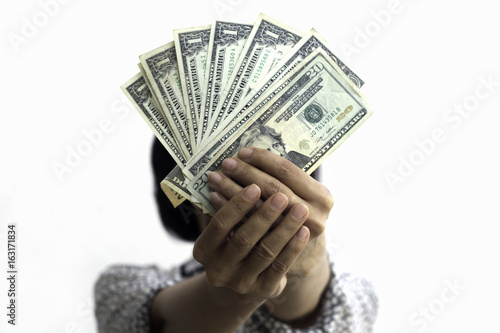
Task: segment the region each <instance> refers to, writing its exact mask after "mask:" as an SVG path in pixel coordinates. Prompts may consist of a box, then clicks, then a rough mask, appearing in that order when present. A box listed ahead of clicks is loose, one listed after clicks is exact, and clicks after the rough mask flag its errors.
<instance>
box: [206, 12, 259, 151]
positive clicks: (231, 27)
mask: <svg viewBox="0 0 500 333" xmlns="http://www.w3.org/2000/svg"><path fill="white" fill-rule="evenodd" d="M252 27H253V25H251V24H241V23H233V22H222V21H215V23H214V24H212V30H211V32H210V45H209V47H208V62H207V69H206V73H205V82H204V87H205V88H204V94H203V98H202V103H201V112H200V117H201V119H200V124H199V125H200V127H201V130H200V132H201V135H199V138H198V145H199V144H200V143H201V141H202V139H203V138H204V137H205V133H206V131H207V126H208V123H209V120H210V116H211V114H213V113H214V112H215V110H216V108H217V105H218V103H219V100H220V97H221V95H222V93H223V91H224V87H225V85H226V83H227V81H228V80H229V78H230V77H231V74H232V73H233V70H234V66H235V64H236V61H237V60H238V57H239V55H240V53H241V51H242V50H243V47H244V46H245V42H246V41H247V38H248V36H249V35H250V32H251V30H252Z"/></svg>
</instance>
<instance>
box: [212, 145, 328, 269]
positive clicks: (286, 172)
mask: <svg viewBox="0 0 500 333" xmlns="http://www.w3.org/2000/svg"><path fill="white" fill-rule="evenodd" d="M238 157H239V159H238V158H229V159H227V160H225V161H224V162H223V164H222V167H223V169H222V170H223V173H218V172H214V173H212V174H211V175H210V176H209V178H208V180H209V184H210V186H211V187H212V188H213V189H214V190H215V191H217V192H218V193H220V194H221V195H222V196H223V198H225V199H230V198H232V197H233V196H234V195H236V193H238V192H239V191H241V186H240V185H239V184H241V185H243V186H247V185H249V184H252V183H255V184H257V185H258V186H259V187H260V188H261V189H262V198H263V199H264V200H265V199H267V198H269V197H270V196H272V195H274V194H276V193H279V192H281V193H284V194H285V195H286V196H287V198H288V207H287V209H285V212H287V211H288V210H289V209H292V208H293V207H294V206H295V205H298V204H300V205H305V206H306V207H307V208H308V210H309V216H308V218H307V220H306V222H305V224H304V225H305V226H307V227H308V228H309V229H310V231H311V240H310V241H309V243H308V245H307V247H306V249H305V250H304V251H302V253H301V255H300V257H299V259H298V260H297V261H296V263H295V264H294V267H293V268H292V269H291V270H290V274H297V275H301V276H308V275H310V274H312V273H314V267H315V266H316V264H317V263H319V262H321V261H325V259H326V250H325V237H324V233H323V231H324V230H325V226H326V220H327V218H328V216H329V213H330V211H331V209H332V207H333V197H332V195H331V194H330V192H329V191H328V189H327V188H326V187H325V186H324V185H322V184H321V183H319V182H318V181H316V180H315V179H314V178H312V177H311V176H309V175H308V174H307V173H305V172H304V171H303V170H301V169H300V168H298V167H297V166H295V165H294V164H293V163H291V162H290V161H288V160H286V159H284V158H282V157H280V156H278V155H275V154H273V153H271V152H269V151H267V150H265V149H259V148H243V149H242V150H241V151H240V153H239V156H238Z"/></svg>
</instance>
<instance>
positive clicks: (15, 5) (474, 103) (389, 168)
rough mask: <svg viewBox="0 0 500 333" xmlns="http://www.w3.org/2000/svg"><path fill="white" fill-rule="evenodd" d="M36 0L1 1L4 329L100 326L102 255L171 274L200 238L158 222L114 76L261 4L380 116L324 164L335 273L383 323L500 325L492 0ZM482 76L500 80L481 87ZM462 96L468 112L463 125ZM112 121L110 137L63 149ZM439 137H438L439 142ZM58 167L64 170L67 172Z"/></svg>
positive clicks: (243, 18)
mask: <svg viewBox="0 0 500 333" xmlns="http://www.w3.org/2000/svg"><path fill="white" fill-rule="evenodd" d="M46 2H49V1H48V0H45V1H43V0H42V2H41V3H46ZM41 3H40V2H38V1H35V0H29V1H16V2H13V1H11V2H5V1H4V2H2V5H1V8H0V22H1V31H0V37H1V39H0V44H1V50H2V51H1V64H2V76H1V77H2V79H1V83H0V84H1V89H0V91H1V97H2V98H1V101H2V109H1V120H0V145H1V162H0V221H1V226H0V227H1V229H0V235H1V237H2V238H1V242H2V243H1V246H0V262H1V264H0V266H1V267H2V271H3V272H4V273H2V274H1V276H0V281H1V282H0V308H1V309H3V310H0V318H1V319H0V322H1V327H2V329H1V331H2V332H51V333H52V332H54V333H60V332H95V331H96V328H95V327H96V326H95V321H94V317H93V313H92V307H93V304H92V297H93V296H92V292H93V291H92V290H93V284H94V282H95V280H96V278H97V277H98V275H99V273H100V272H102V271H103V270H104V269H105V268H106V267H107V266H108V265H110V264H113V263H131V264H140V265H143V264H151V263H155V264H158V265H160V266H163V267H169V266H171V265H174V264H176V263H180V262H181V261H183V260H184V259H186V258H188V257H189V256H190V255H191V245H190V244H186V243H181V242H179V241H175V240H174V239H172V238H170V237H169V236H168V235H167V234H166V233H165V232H164V230H163V229H162V227H161V225H160V222H159V218H158V215H157V212H156V207H155V203H154V200H153V196H152V193H153V188H154V186H157V184H154V183H153V180H152V177H151V168H150V150H151V143H152V138H153V136H152V133H151V132H150V130H149V128H148V127H147V125H146V124H145V123H144V122H143V120H142V119H141V118H140V117H139V115H138V114H137V113H136V111H135V110H134V109H132V108H131V107H130V105H129V104H128V103H127V102H125V101H124V99H123V97H122V93H121V91H120V90H119V86H120V85H121V84H122V83H124V82H126V81H127V80H128V79H129V78H130V77H132V76H133V75H135V74H136V72H137V67H136V64H137V62H138V56H139V55H140V54H142V53H145V52H147V51H150V50H152V49H154V48H156V47H158V46H160V45H163V44H165V43H167V42H169V41H171V40H172V39H173V37H172V30H173V29H176V28H186V27H190V26H197V25H205V24H210V23H211V22H212V21H213V20H214V19H225V20H229V21H237V22H252V21H254V20H255V19H256V17H257V16H258V13H259V12H263V13H266V14H267V15H270V16H272V17H274V18H276V19H278V20H280V21H282V22H284V23H286V24H288V25H291V26H293V27H295V28H297V29H300V30H302V31H307V30H308V29H309V28H311V27H314V28H316V29H317V30H318V31H319V32H320V33H321V34H322V35H323V36H324V37H325V38H326V39H327V40H328V41H329V42H330V43H331V45H332V50H333V51H334V53H335V54H337V55H338V56H339V57H340V58H341V59H342V60H344V62H346V63H347V64H348V65H349V66H350V67H351V68H352V69H353V70H354V71H355V72H356V73H357V74H358V75H359V76H360V77H362V78H363V79H364V80H365V81H366V86H365V87H363V89H362V90H363V92H364V93H365V94H366V95H367V96H368V98H369V99H370V101H371V102H372V104H373V110H374V115H373V117H372V118H370V119H369V120H368V121H367V122H366V123H365V124H364V125H363V126H362V127H361V128H360V129H359V130H358V131H357V132H356V133H355V134H354V135H353V136H352V137H350V138H349V139H348V140H347V141H346V142H345V143H344V144H343V145H342V147H340V148H339V149H338V150H337V151H335V152H334V153H333V154H332V155H331V156H330V158H329V159H328V160H327V162H326V163H325V165H324V168H323V170H324V183H325V184H326V185H327V186H328V188H329V189H330V190H331V192H332V193H333V195H334V197H335V199H336V204H335V207H334V210H333V211H332V214H331V216H330V219H329V221H328V229H327V233H328V235H327V237H328V244H329V249H330V250H331V251H332V253H333V258H334V259H335V261H336V265H337V270H338V271H339V272H341V271H348V272H352V273H354V274H356V275H360V276H363V277H365V278H367V279H368V280H370V281H371V282H372V283H373V284H374V285H375V287H376V289H377V293H378V296H379V299H380V311H379V316H378V320H377V324H376V330H375V331H376V332H393V333H402V332H408V333H413V332H429V333H430V332H495V331H498V330H499V328H500V324H499V322H498V320H497V317H498V312H499V310H500V307H499V305H498V304H499V298H500V293H499V288H498V286H497V285H498V281H500V274H499V270H498V269H497V266H498V253H500V245H499V244H498V241H497V235H498V232H496V231H495V230H496V229H495V224H498V223H499V222H500V219H499V213H498V208H496V207H498V206H497V205H498V200H499V199H500V198H499V190H498V188H499V185H500V181H499V176H498V170H500V162H499V159H498V157H497V155H498V152H499V149H498V144H499V143H500V140H499V139H500V137H499V134H498V132H499V131H498V125H499V124H500V116H499V114H498V111H499V104H500V86H499V82H500V66H499V65H498V62H499V59H500V51H499V47H498V32H499V31H500V24H499V23H498V21H499V20H498V11H497V10H496V9H495V8H496V7H494V2H491V1H487V0H476V1H468V2H465V1H464V2H459V1H450V0H446V1H430V0H426V1H425V0H421V1H410V0H401V1H400V2H399V5H397V6H396V7H397V8H396V10H395V11H394V10H393V13H392V14H391V15H390V17H389V16H387V15H385V16H384V15H382V14H381V11H382V10H387V8H388V7H390V1H388V0H376V1H373V0H372V1H367V0H363V1H344V0H341V1H335V2H326V1H324V2H321V1H314V0H308V1H295V0H288V1H269V0H266V1H260V0H259V1H250V0H231V1H230V0H218V1H177V2H167V1H141V2H138V1H137V2H131V1H106V2H104V1H95V0H94V1H77V0H73V1H66V3H64V4H63V3H62V1H61V2H60V3H59V2H57V3H59V5H58V7H57V8H56V9H57V10H56V9H54V8H52V10H53V13H52V16H47V15H46V14H43V13H44V9H43V6H42V5H41ZM376 13H379V14H378V15H377V14H376ZM385 13H386V12H385ZM44 15H45V16H44ZM44 17H45V18H47V20H45V21H44ZM376 17H378V19H379V21H380V22H382V21H383V20H385V22H382V23H383V24H381V23H377V20H376ZM382 19H383V20H382ZM27 22H28V23H27ZM29 24H37V25H38V27H36V26H35V27H36V28H35V30H33V29H31V30H29V28H26V27H25V26H27V25H29ZM23 29H24V30H23ZM363 31H364V32H363ZM23 33H24V35H23ZM363 34H368V36H367V37H363V36H362V35H363ZM22 38H24V39H22ZM13 40H17V41H18V42H19V44H16V43H15V42H13ZM482 80H483V81H484V80H490V81H493V82H494V83H495V84H493V85H491V86H489V89H490V90H488V87H487V86H485V85H484V83H482V82H483V81H482ZM476 94H479V95H478V96H479V97H480V99H479V98H477V97H475V96H476ZM454 107H461V108H462V109H464V110H466V109H469V110H470V112H469V111H467V110H466V112H467V116H466V117H465V118H458V116H457V114H454V113H451V112H453V108H454ZM102 121H104V122H108V123H109V124H110V126H111V129H110V130H109V131H108V133H105V134H103V136H102V138H101V139H100V140H99V141H97V142H96V143H95V144H93V145H92V146H91V149H90V150H88V154H87V155H86V156H83V157H82V158H81V160H76V159H75V157H73V159H71V158H70V156H71V151H74V150H76V149H77V148H78V147H80V148H81V147H82V146H84V145H86V144H88V139H87V138H86V136H85V133H89V132H91V131H93V130H95V129H98V128H99V126H100V124H101V122H102ZM436 130H437V131H441V133H442V134H441V138H445V139H444V141H443V140H442V142H439V143H434V144H430V143H429V140H430V139H431V138H432V135H433V134H432V133H433V132H434V131H436ZM85 142H87V143H85ZM417 142H426V144H425V145H424V148H419V146H418V144H417ZM87 148H88V146H87ZM68 158H69V160H70V161H72V166H71V167H70V166H68V164H67V163H68V162H67V159H68ZM403 161H407V162H403ZM408 161H412V162H408ZM57 163H59V165H66V166H67V169H64V170H65V172H63V173H62V174H61V173H59V175H58V173H57V172H56V171H55V169H54V165H57ZM408 163H413V164H417V165H416V166H409V164H408ZM398 173H399V174H398ZM388 175H390V176H391V177H392V179H393V182H392V183H391V182H390V181H388V180H387V177H388ZM396 176H397V177H400V178H395V177H396ZM11 223H15V224H16V225H17V236H18V243H17V244H18V251H19V252H18V260H17V264H18V267H19V276H18V285H17V288H18V298H17V305H18V309H17V310H18V318H17V325H16V327H14V328H13V327H11V326H10V325H7V324H6V322H7V317H6V313H7V309H6V305H7V302H8V299H7V295H6V294H7V284H6V278H5V277H4V276H5V275H6V270H7V269H6V262H7V259H6V257H7V254H6V245H5V244H6V243H5V241H6V231H7V224H11ZM2 253H3V254H2ZM450 284H455V285H459V287H458V288H455V289H450V287H449V285H450ZM425 309H427V310H425ZM421 311H428V313H429V315H428V316H427V317H424V315H423V314H421V313H423V312H421ZM5 328H8V330H5Z"/></svg>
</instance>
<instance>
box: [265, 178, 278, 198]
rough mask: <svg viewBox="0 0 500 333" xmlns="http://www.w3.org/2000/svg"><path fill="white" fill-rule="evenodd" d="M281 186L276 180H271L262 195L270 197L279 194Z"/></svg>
mask: <svg viewBox="0 0 500 333" xmlns="http://www.w3.org/2000/svg"><path fill="white" fill-rule="evenodd" d="M282 188H283V185H282V184H281V183H280V182H278V181H277V180H271V181H269V182H267V183H266V185H265V186H264V191H263V192H264V195H265V196H267V197H270V196H271V195H273V194H275V193H278V192H281V190H282Z"/></svg>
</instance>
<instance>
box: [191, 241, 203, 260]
mask: <svg viewBox="0 0 500 333" xmlns="http://www.w3.org/2000/svg"><path fill="white" fill-rule="evenodd" d="M193 258H194V259H195V260H196V261H198V262H199V263H201V264H203V263H204V261H205V253H204V251H203V249H202V248H201V246H200V244H199V243H198V242H196V243H194V246H193Z"/></svg>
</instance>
